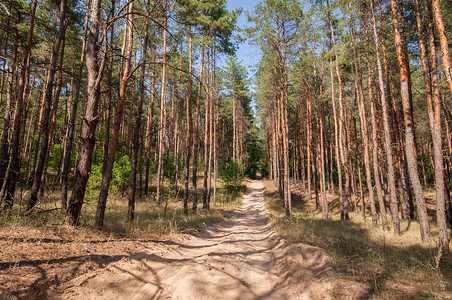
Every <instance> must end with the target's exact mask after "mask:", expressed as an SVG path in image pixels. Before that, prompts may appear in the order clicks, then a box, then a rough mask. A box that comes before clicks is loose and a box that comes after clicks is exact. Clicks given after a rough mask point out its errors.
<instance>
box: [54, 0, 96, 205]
mask: <svg viewBox="0 0 452 300" xmlns="http://www.w3.org/2000/svg"><path fill="white" fill-rule="evenodd" d="M88 7H89V1H88V2H87V4H86V13H85V26H84V33H83V42H82V49H81V50H82V54H81V57H80V66H79V69H78V75H77V81H76V82H77V83H76V86H75V96H74V100H73V102H72V107H71V116H70V119H69V126H68V127H67V132H66V136H67V140H66V144H65V147H64V154H63V166H62V170H61V179H60V183H61V194H62V195H61V196H62V197H61V209H62V210H63V211H66V208H67V185H68V178H69V169H70V167H71V154H72V144H73V142H74V132H75V121H76V117H77V108H78V102H79V99H80V87H81V83H82V75H83V64H84V60H85V51H86V38H87V32H88V16H89V15H88V12H89V9H88Z"/></svg>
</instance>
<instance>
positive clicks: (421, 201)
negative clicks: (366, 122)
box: [391, 0, 430, 241]
mask: <svg viewBox="0 0 452 300" xmlns="http://www.w3.org/2000/svg"><path fill="white" fill-rule="evenodd" d="M391 10H392V26H393V30H394V42H395V46H396V52H397V62H398V65H399V70H400V90H401V94H402V102H403V111H404V119H405V152H406V156H407V163H408V174H409V176H410V181H411V184H412V186H413V190H414V195H415V199H416V204H417V205H416V206H417V213H418V219H419V225H420V230H421V239H422V240H423V241H428V240H429V239H430V229H429V224H428V216H427V209H426V207H425V198H424V194H423V190H422V186H421V182H420V180H419V171H418V165H417V159H416V153H415V141H414V123H413V119H412V106H411V103H412V101H411V93H410V90H409V88H410V87H409V78H408V76H409V74H408V69H407V67H406V66H407V61H406V57H405V53H404V51H403V46H402V39H401V36H400V32H399V23H398V18H397V2H396V1H395V0H391Z"/></svg>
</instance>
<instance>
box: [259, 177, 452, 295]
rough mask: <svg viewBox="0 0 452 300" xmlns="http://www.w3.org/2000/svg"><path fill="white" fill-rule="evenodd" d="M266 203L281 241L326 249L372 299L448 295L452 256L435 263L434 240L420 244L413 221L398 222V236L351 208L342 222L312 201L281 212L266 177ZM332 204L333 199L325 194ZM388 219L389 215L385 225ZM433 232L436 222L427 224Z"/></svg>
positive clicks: (336, 211)
mask: <svg viewBox="0 0 452 300" xmlns="http://www.w3.org/2000/svg"><path fill="white" fill-rule="evenodd" d="M265 188H266V196H265V199H266V203H267V207H268V208H269V211H270V217H269V218H270V222H271V224H272V226H273V228H274V229H275V230H276V231H277V232H278V234H280V235H281V236H282V237H284V238H285V239H287V240H289V241H291V242H300V243H305V244H309V245H312V246H316V247H320V248H323V249H325V250H326V251H327V252H328V253H329V254H330V255H331V256H332V257H333V259H334V260H335V262H336V269H337V270H338V271H340V272H343V273H345V274H348V275H352V276H353V277H354V278H355V279H356V280H358V281H361V282H368V283H369V284H370V285H371V286H372V289H373V295H374V297H375V298H382V299H400V298H402V299H413V298H415V299H418V298H436V299H451V298H452V287H451V282H452V256H451V255H450V254H443V255H442V258H441V260H440V264H439V265H438V267H437V263H436V261H437V258H438V249H437V246H436V243H435V241H432V242H431V243H430V244H423V243H422V242H421V240H420V237H419V226H418V224H417V222H415V221H411V222H408V221H402V222H401V229H402V234H401V235H400V236H396V235H394V234H393V233H392V232H388V231H386V232H385V231H383V230H382V229H380V228H373V227H372V224H371V220H370V216H368V217H367V219H366V220H363V218H362V216H360V212H352V213H351V214H350V217H351V220H349V221H342V220H340V212H339V209H338V208H330V217H329V219H324V218H323V217H322V214H321V212H320V211H318V210H316V209H315V203H312V202H310V201H306V200H305V201H303V200H301V201H294V202H293V206H292V207H293V215H292V217H290V218H288V217H286V215H285V211H284V207H283V206H282V202H281V200H280V199H279V197H278V193H276V188H275V186H274V184H273V182H272V181H268V180H267V181H265ZM302 199H303V198H302ZM329 200H330V201H329V202H330V207H331V202H333V201H334V199H333V197H331V196H330V197H329ZM390 221H391V219H390V218H389V220H388V223H389V222H390ZM431 226H432V228H431V229H432V233H433V236H434V238H435V235H436V236H437V228H435V226H436V224H435V223H433V222H431Z"/></svg>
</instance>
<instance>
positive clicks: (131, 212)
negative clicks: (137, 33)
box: [127, 0, 151, 222]
mask: <svg viewBox="0 0 452 300" xmlns="http://www.w3.org/2000/svg"><path fill="white" fill-rule="evenodd" d="M150 5H151V1H150V0H148V1H147V5H146V21H145V29H144V30H145V31H144V41H143V50H142V52H141V54H142V59H141V73H140V83H139V94H138V103H137V108H136V115H135V128H134V133H133V140H132V159H131V169H130V179H129V184H130V185H129V204H128V211H127V221H128V222H131V221H132V220H133V219H134V217H135V194H136V182H137V161H138V150H139V148H140V130H141V114H142V113H143V99H144V91H145V86H144V76H145V75H146V57H147V46H148V31H149V13H150Z"/></svg>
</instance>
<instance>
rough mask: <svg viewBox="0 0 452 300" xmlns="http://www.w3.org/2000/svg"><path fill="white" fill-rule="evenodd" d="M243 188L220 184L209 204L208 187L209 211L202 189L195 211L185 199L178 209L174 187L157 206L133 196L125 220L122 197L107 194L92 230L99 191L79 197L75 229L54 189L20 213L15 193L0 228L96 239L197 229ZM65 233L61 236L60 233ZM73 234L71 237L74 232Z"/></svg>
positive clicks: (231, 205)
mask: <svg viewBox="0 0 452 300" xmlns="http://www.w3.org/2000/svg"><path fill="white" fill-rule="evenodd" d="M242 193H243V189H232V190H231V189H228V188H226V187H224V186H223V185H222V184H220V185H219V186H217V193H216V203H215V205H213V203H212V202H213V189H212V199H211V209H208V210H204V209H202V208H201V209H199V207H202V188H199V189H198V201H199V202H200V203H198V211H197V212H193V211H192V210H191V206H192V202H191V201H190V203H189V208H190V210H189V214H188V216H186V215H184V213H183V201H182V197H183V190H181V191H179V192H178V193H177V194H176V195H174V189H173V188H170V187H165V188H164V189H163V195H162V197H163V200H162V203H161V205H160V206H158V205H157V204H156V202H155V200H154V197H155V196H154V191H153V189H152V188H151V192H150V194H149V195H148V196H145V195H142V196H138V195H137V197H136V207H135V219H134V220H133V222H129V223H128V222H126V220H127V205H128V199H127V195H126V194H125V195H122V194H121V193H120V192H114V191H113V192H110V194H109V196H108V201H107V208H106V211H105V219H104V227H103V229H102V230H101V231H99V230H97V229H96V228H95V227H94V225H93V223H94V217H95V214H96V206H97V197H98V195H99V191H98V190H96V189H91V190H89V194H87V195H86V196H85V203H84V205H83V209H82V214H81V218H80V226H79V227H78V228H77V230H75V231H74V230H73V229H70V230H69V229H68V227H70V226H68V225H66V224H65V216H64V214H63V212H62V211H61V210H60V209H59V207H60V206H61V204H60V201H61V200H60V193H59V192H58V191H53V192H49V193H47V194H46V195H45V197H43V198H42V199H41V201H40V202H39V203H38V205H37V206H36V209H35V210H34V212H33V213H32V214H30V215H25V214H24V212H25V207H26V199H27V197H26V196H27V195H24V197H20V199H22V200H18V201H17V202H16V203H15V205H14V207H13V209H11V210H3V211H1V212H0V227H1V226H26V227H32V228H36V229H39V230H43V231H50V232H51V233H53V234H57V235H59V236H61V237H64V235H67V238H69V239H74V238H77V239H82V240H83V239H101V238H143V237H145V236H161V235H168V234H175V233H197V232H200V231H202V230H203V229H204V228H205V227H206V225H207V224H209V223H212V222H217V221H220V220H222V219H224V218H225V217H226V216H228V215H229V213H230V212H232V211H233V210H234V209H235V208H237V207H238V206H239V205H240V203H241V199H242ZM65 233H66V234H65ZM74 234H75V235H76V236H74Z"/></svg>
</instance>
